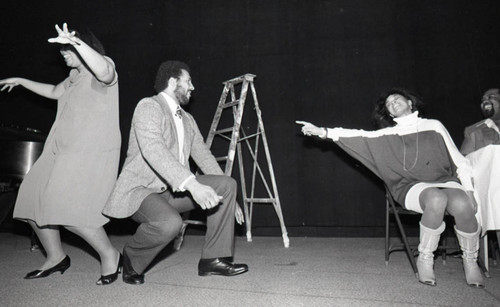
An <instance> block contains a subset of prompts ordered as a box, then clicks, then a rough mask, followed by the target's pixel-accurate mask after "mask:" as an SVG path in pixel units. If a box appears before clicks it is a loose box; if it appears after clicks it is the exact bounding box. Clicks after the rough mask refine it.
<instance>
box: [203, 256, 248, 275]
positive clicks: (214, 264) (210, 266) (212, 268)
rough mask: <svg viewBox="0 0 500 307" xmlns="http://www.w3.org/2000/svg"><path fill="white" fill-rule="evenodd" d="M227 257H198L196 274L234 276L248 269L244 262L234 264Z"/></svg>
mask: <svg viewBox="0 0 500 307" xmlns="http://www.w3.org/2000/svg"><path fill="white" fill-rule="evenodd" d="M227 259H228V258H227V257H225V258H212V259H200V262H198V275H199V276H209V275H222V276H234V275H238V274H242V273H245V272H246V271H248V266H247V265H246V264H239V263H238V264H235V263H232V262H229V261H228V260H227Z"/></svg>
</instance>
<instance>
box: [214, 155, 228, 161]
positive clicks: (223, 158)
mask: <svg viewBox="0 0 500 307" xmlns="http://www.w3.org/2000/svg"><path fill="white" fill-rule="evenodd" d="M227 159H228V158H227V156H223V157H216V158H215V161H217V162H220V161H227Z"/></svg>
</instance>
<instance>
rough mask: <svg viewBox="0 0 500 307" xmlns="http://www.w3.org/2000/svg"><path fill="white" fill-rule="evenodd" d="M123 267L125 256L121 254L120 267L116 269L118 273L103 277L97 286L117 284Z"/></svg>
mask: <svg viewBox="0 0 500 307" xmlns="http://www.w3.org/2000/svg"><path fill="white" fill-rule="evenodd" d="M122 266H123V256H122V254H120V258H118V266H117V267H116V272H114V273H113V274H109V275H101V278H99V280H98V281H97V282H96V285H99V286H104V285H109V284H110V283H113V282H115V280H117V279H118V274H119V273H121V271H122Z"/></svg>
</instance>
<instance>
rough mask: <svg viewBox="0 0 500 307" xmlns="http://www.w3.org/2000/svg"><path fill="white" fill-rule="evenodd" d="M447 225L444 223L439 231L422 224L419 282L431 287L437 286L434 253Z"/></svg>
mask: <svg viewBox="0 0 500 307" xmlns="http://www.w3.org/2000/svg"><path fill="white" fill-rule="evenodd" d="M445 227H446V225H445V223H444V222H443V223H442V224H441V226H439V227H438V228H437V229H431V228H428V227H425V226H424V225H422V223H420V243H419V244H418V252H419V254H418V259H417V269H418V281H420V282H421V283H423V284H426V285H429V286H435V285H436V277H435V276H434V251H435V250H436V249H437V247H438V244H439V238H440V237H441V233H443V231H444V229H445Z"/></svg>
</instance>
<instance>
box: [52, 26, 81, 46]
mask: <svg viewBox="0 0 500 307" xmlns="http://www.w3.org/2000/svg"><path fill="white" fill-rule="evenodd" d="M55 28H56V31H57V37H53V38H49V43H58V44H70V45H80V39H79V38H78V37H76V36H75V31H71V32H69V30H68V25H67V24H66V23H64V24H63V28H62V30H61V28H59V26H58V25H57V24H56V26H55Z"/></svg>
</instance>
